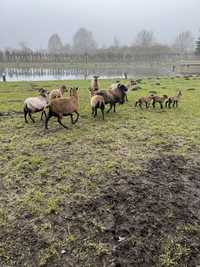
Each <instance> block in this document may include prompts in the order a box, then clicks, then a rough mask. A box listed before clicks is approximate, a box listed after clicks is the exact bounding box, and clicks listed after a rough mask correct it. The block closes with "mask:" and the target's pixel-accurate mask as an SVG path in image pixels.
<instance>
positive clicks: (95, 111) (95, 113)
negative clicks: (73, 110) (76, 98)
mask: <svg viewBox="0 0 200 267" xmlns="http://www.w3.org/2000/svg"><path fill="white" fill-rule="evenodd" d="M96 116H97V107H95V109H94V118H95V117H96Z"/></svg>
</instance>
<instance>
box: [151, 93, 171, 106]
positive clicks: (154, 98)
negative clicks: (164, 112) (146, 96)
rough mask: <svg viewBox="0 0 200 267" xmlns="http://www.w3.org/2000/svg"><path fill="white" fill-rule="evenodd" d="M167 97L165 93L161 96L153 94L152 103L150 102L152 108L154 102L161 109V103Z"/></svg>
mask: <svg viewBox="0 0 200 267" xmlns="http://www.w3.org/2000/svg"><path fill="white" fill-rule="evenodd" d="M166 99H168V96H167V95H163V96H157V95H156V96H153V103H152V106H153V108H155V107H156V105H155V104H156V103H159V104H160V108H161V109H163V103H164V102H165V100H166Z"/></svg>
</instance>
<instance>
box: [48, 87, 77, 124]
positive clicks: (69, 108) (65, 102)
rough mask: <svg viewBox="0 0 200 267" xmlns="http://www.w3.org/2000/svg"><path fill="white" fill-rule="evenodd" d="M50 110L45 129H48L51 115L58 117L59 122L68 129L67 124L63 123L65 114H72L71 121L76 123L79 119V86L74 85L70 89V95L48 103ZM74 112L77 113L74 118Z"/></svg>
mask: <svg viewBox="0 0 200 267" xmlns="http://www.w3.org/2000/svg"><path fill="white" fill-rule="evenodd" d="M48 108H49V112H48V115H47V117H46V121H45V129H48V122H49V120H50V118H51V117H57V119H58V123H59V124H60V125H62V126H63V127H64V128H66V129H68V127H67V126H66V125H64V124H63V123H62V121H61V120H62V118H63V116H70V117H71V123H72V124H75V123H76V122H77V121H78V119H79V112H78V110H79V88H78V87H73V88H71V89H70V96H69V97H61V98H55V99H53V100H52V101H51V102H50V103H49V104H48ZM73 113H76V115H77V117H76V119H75V120H73Z"/></svg>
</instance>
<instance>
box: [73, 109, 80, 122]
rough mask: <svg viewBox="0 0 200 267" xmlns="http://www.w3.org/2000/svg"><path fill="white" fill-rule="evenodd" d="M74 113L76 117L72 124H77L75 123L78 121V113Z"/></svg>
mask: <svg viewBox="0 0 200 267" xmlns="http://www.w3.org/2000/svg"><path fill="white" fill-rule="evenodd" d="M75 113H76V115H77V117H76V119H75V121H74V122H73V124H75V123H77V121H78V119H79V113H78V112H77V111H75Z"/></svg>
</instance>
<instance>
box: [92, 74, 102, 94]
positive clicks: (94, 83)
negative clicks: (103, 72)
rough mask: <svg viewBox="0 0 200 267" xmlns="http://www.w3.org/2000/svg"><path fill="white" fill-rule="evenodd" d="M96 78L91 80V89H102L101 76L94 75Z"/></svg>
mask: <svg viewBox="0 0 200 267" xmlns="http://www.w3.org/2000/svg"><path fill="white" fill-rule="evenodd" d="M93 78H94V79H93V80H92V81H91V90H93V91H97V90H100V83H99V80H98V78H99V76H94V77H93Z"/></svg>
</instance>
